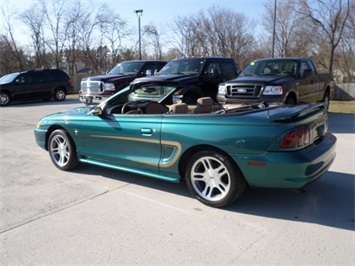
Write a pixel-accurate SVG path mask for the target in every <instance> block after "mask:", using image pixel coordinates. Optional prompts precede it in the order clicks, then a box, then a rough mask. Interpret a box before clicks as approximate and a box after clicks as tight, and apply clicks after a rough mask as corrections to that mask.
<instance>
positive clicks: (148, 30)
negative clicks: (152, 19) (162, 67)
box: [143, 23, 162, 60]
mask: <svg viewBox="0 0 355 266" xmlns="http://www.w3.org/2000/svg"><path fill="white" fill-rule="evenodd" d="M143 32H144V33H145V34H146V35H147V36H148V37H149V38H150V42H149V43H150V44H151V46H153V51H154V58H155V59H157V60H161V59H162V44H161V36H162V33H161V32H159V31H158V29H157V27H156V26H155V25H154V24H153V23H150V24H148V25H146V26H145V27H144V29H143Z"/></svg>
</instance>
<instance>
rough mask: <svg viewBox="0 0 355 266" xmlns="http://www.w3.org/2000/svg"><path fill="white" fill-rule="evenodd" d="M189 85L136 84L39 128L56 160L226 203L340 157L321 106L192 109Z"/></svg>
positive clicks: (202, 102)
mask: <svg viewBox="0 0 355 266" xmlns="http://www.w3.org/2000/svg"><path fill="white" fill-rule="evenodd" d="M181 90H182V88H179V87H178V86H177V85H174V84H171V85H169V86H167V85H166V84H164V85H159V83H156V84H149V83H147V84H144V82H140V83H134V82H133V83H131V84H130V86H129V87H127V88H125V89H123V90H122V91H120V92H118V93H116V94H115V95H114V96H112V97H111V98H109V99H108V100H106V101H104V102H102V103H101V104H100V105H97V106H92V107H79V108H74V109H71V110H67V111H63V112H59V113H56V114H52V115H49V116H46V117H44V118H42V119H41V120H40V121H39V123H38V125H37V127H36V129H35V130H34V133H35V138H36V141H37V143H38V145H39V146H40V147H42V148H44V149H45V150H47V151H48V152H49V155H50V158H51V160H52V162H53V163H54V165H55V166H56V167H57V168H59V169H61V170H65V171H68V170H72V169H74V168H75V167H77V166H78V165H79V163H89V164H94V165H99V166H104V167H109V168H114V169H117V170H122V171H128V172H131V173H136V174H142V175H146V176H150V177H154V178H159V179H163V180H167V181H172V182H180V181H181V180H185V181H186V183H187V186H188V189H189V190H190V192H191V193H192V195H193V196H194V197H196V198H197V199H198V200H199V201H201V202H202V203H204V204H206V205H209V206H212V207H223V206H226V205H228V204H230V203H232V202H233V201H234V200H236V199H237V198H238V197H240V196H241V195H242V193H243V191H244V189H245V187H246V186H247V185H249V186H253V187H269V188H302V187H304V186H305V185H306V184H308V183H309V182H311V181H313V180H315V179H317V178H318V177H320V176H321V175H322V174H323V173H324V172H326V171H327V170H328V169H329V167H330V166H331V164H332V162H333V160H334V158H335V146H336V137H335V136H334V135H332V134H331V133H329V132H327V128H328V127H327V123H328V119H327V110H326V109H325V107H324V105H323V104H316V103H315V104H306V105H299V106H286V105H283V104H270V103H269V104H267V103H259V104H253V105H247V104H245V105H229V106H226V105H225V106H222V105H220V104H217V103H213V102H212V100H211V99H210V98H207V97H204V98H200V99H198V100H197V104H196V105H194V106H188V105H186V104H185V103H184V99H183V98H181V97H179V92H181Z"/></svg>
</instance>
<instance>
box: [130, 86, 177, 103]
mask: <svg viewBox="0 0 355 266" xmlns="http://www.w3.org/2000/svg"><path fill="white" fill-rule="evenodd" d="M175 89H176V86H166V85H156V84H153V85H152V84H149V85H143V86H141V87H139V88H137V89H135V90H134V91H133V92H131V93H130V94H129V96H128V100H129V101H140V100H148V101H154V102H162V101H163V100H164V99H165V98H166V97H168V96H170V95H171V94H172V92H173V91H175Z"/></svg>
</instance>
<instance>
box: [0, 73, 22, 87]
mask: <svg viewBox="0 0 355 266" xmlns="http://www.w3.org/2000/svg"><path fill="white" fill-rule="evenodd" d="M18 74H19V73H13V74H7V75H5V76H2V77H1V78H0V84H5V83H10V82H12V81H13V80H14V79H15V78H16V77H17V76H18Z"/></svg>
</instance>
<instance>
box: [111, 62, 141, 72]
mask: <svg viewBox="0 0 355 266" xmlns="http://www.w3.org/2000/svg"><path fill="white" fill-rule="evenodd" d="M143 65H144V62H122V63H120V64H118V65H117V66H115V67H114V68H113V69H111V70H110V71H109V72H108V74H111V75H119V74H121V75H135V74H137V73H138V72H139V71H140V70H141V68H142V66H143Z"/></svg>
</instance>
